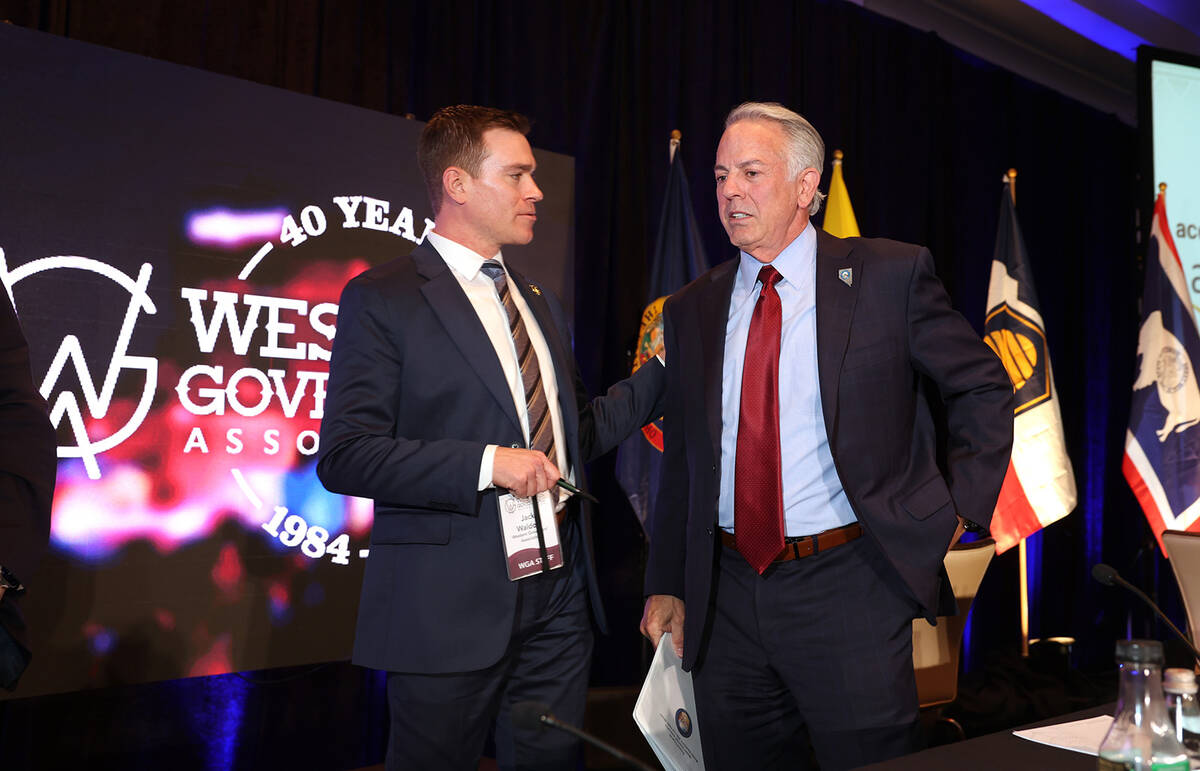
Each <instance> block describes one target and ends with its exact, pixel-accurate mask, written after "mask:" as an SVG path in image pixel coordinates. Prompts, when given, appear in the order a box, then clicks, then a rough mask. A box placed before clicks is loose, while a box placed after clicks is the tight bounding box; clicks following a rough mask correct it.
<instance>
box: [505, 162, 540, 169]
mask: <svg viewBox="0 0 1200 771" xmlns="http://www.w3.org/2000/svg"><path fill="white" fill-rule="evenodd" d="M534 168H536V167H535V166H534V165H533V164H531V163H510V164H509V165H507V166H505V167H504V170H505V171H533V170H534Z"/></svg>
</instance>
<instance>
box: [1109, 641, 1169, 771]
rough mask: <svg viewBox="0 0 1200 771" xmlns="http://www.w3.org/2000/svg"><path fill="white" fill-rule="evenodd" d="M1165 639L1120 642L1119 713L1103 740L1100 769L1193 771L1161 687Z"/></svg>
mask: <svg viewBox="0 0 1200 771" xmlns="http://www.w3.org/2000/svg"><path fill="white" fill-rule="evenodd" d="M1162 664H1163V649H1162V643H1160V642H1158V641H1157V640H1118V641H1117V665H1118V666H1119V667H1120V678H1121V684H1120V690H1119V691H1118V696H1117V714H1116V716H1115V717H1114V718H1113V724H1112V727H1111V728H1109V729H1108V733H1107V734H1105V735H1104V741H1102V742H1101V743H1100V758H1099V761H1098V762H1097V765H1096V768H1097V769H1099V771H1118V769H1119V770H1120V771H1189V763H1188V756H1187V753H1186V752H1185V751H1184V748H1183V744H1181V743H1180V741H1179V739H1177V738H1175V726H1174V725H1172V723H1171V719H1170V717H1168V716H1167V703H1166V700H1165V699H1164V698H1163V690H1162Z"/></svg>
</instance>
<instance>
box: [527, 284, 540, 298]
mask: <svg viewBox="0 0 1200 771" xmlns="http://www.w3.org/2000/svg"><path fill="white" fill-rule="evenodd" d="M529 291H531V292H533V293H534V294H535V295H537V296H538V297H541V296H542V290H541V289H538V286H537V284H530V285H529Z"/></svg>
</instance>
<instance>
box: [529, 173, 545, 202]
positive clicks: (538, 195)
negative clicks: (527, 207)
mask: <svg viewBox="0 0 1200 771" xmlns="http://www.w3.org/2000/svg"><path fill="white" fill-rule="evenodd" d="M543 197H544V196H543V195H542V189H541V188H540V187H538V184H537V182H534V181H533V177H529V187H528V188H527V189H526V190H525V200H527V201H533V202H534V203H537V202H538V201H540V200H542V198H543Z"/></svg>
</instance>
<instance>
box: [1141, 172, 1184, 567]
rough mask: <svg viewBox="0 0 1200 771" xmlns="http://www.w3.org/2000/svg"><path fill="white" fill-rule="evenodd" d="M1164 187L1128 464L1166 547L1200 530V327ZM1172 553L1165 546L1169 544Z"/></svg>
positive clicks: (1149, 258)
mask: <svg viewBox="0 0 1200 771" xmlns="http://www.w3.org/2000/svg"><path fill="white" fill-rule="evenodd" d="M1166 187H1167V186H1166V185H1159V192H1158V199H1157V200H1156V201H1155V202H1154V220H1153V222H1152V223H1151V227H1150V243H1149V248H1148V249H1147V250H1146V280H1145V285H1144V289H1143V293H1142V326H1141V329H1140V331H1139V332H1138V346H1137V357H1138V368H1137V378H1136V379H1135V380H1134V382H1133V399H1132V401H1131V403H1130V406H1129V431H1128V432H1127V433H1126V434H1125V460H1124V462H1123V463H1122V470H1123V471H1124V472H1125V479H1126V481H1128V482H1129V486H1130V487H1131V488H1133V494H1134V496H1136V497H1137V499H1138V503H1140V504H1141V506H1142V511H1143V512H1144V513H1145V515H1146V519H1147V520H1149V522H1150V529H1151V530H1153V531H1154V536H1155V537H1156V538H1158V539H1159V547H1160V548H1161V547H1162V531H1163V530H1193V531H1200V524H1198V523H1197V519H1198V518H1200V428H1198V427H1197V423H1200V388H1198V387H1197V384H1196V372H1195V370H1194V369H1193V368H1192V362H1193V361H1195V360H1196V358H1197V357H1198V356H1200V331H1198V330H1197V326H1196V315H1195V313H1194V310H1195V308H1194V307H1193V306H1192V302H1191V299H1190V297H1189V295H1188V289H1187V283H1186V281H1185V279H1184V276H1183V264H1182V263H1181V262H1180V261H1179V252H1177V251H1176V250H1175V240H1174V239H1173V238H1172V237H1171V228H1170V226H1169V224H1168V221H1167V203H1166ZM1163 552H1164V553H1166V550H1165V549H1164V550H1163Z"/></svg>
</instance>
